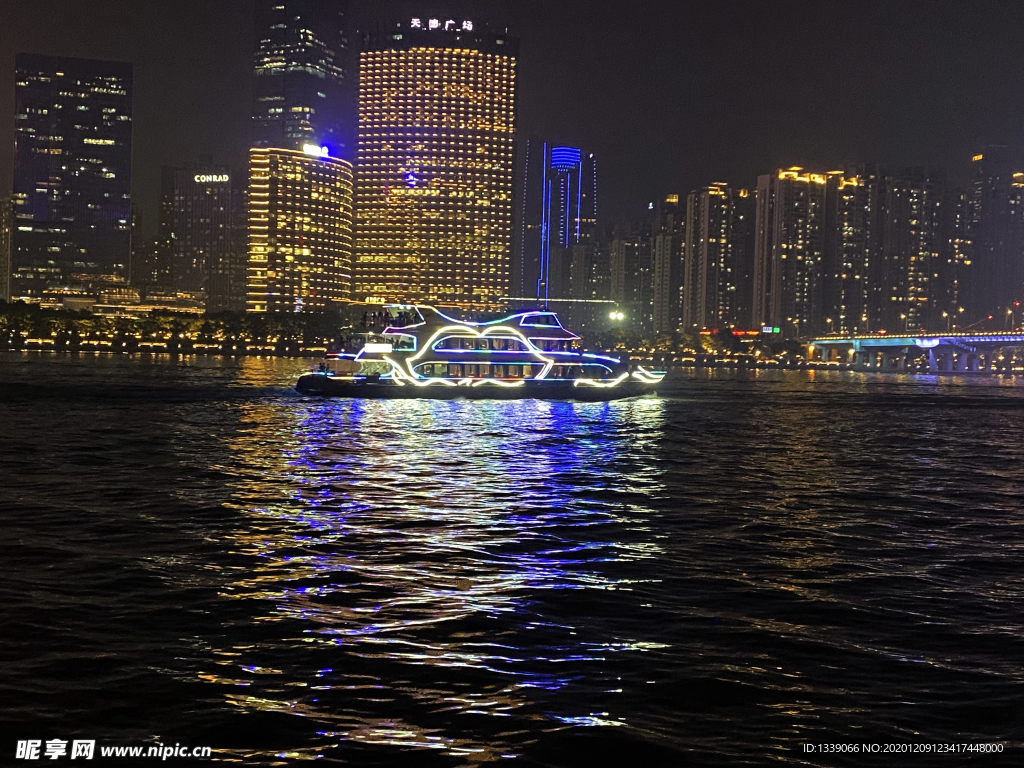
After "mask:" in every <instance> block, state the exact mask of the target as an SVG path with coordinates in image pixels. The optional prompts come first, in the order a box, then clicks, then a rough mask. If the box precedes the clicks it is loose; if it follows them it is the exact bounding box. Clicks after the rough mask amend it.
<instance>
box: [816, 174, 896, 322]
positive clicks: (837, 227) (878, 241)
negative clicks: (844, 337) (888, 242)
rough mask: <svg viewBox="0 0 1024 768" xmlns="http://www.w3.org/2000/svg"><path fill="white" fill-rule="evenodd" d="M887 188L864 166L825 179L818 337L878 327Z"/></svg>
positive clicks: (881, 177) (882, 292) (881, 176)
mask: <svg viewBox="0 0 1024 768" xmlns="http://www.w3.org/2000/svg"><path fill="white" fill-rule="evenodd" d="M887 185H888V179H887V177H886V176H885V173H884V171H882V170H881V169H880V168H878V167H877V166H874V165H869V164H859V165H851V166H849V167H848V168H847V169H846V170H845V171H830V172H829V173H828V174H826V187H825V195H826V210H825V237H824V242H825V247H824V253H823V256H822V267H821V273H822V305H823V306H822V315H823V325H822V328H821V330H822V331H829V332H841V333H867V332H868V331H870V330H872V329H874V330H878V329H879V328H882V327H884V324H883V323H882V321H881V319H880V317H881V312H882V309H881V308H882V304H883V302H882V296H883V295H885V297H886V300H888V293H887V292H886V290H885V270H884V255H883V253H882V242H883V231H884V221H885V215H884V211H885V194H886V190H887V188H888V186H887Z"/></svg>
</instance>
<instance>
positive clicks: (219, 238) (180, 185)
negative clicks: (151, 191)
mask: <svg viewBox="0 0 1024 768" xmlns="http://www.w3.org/2000/svg"><path fill="white" fill-rule="evenodd" d="M242 179H243V181H239V179H236V178H235V174H234V173H232V171H231V169H230V168H229V167H227V166H224V165H213V164H212V163H202V164H195V163H192V164H189V165H186V166H184V167H181V168H164V172H163V188H162V190H161V214H162V216H163V217H165V218H164V219H162V220H161V221H160V222H159V229H160V231H161V233H162V234H163V238H164V239H165V240H166V241H167V249H166V250H167V253H166V258H167V260H168V264H167V265H166V266H163V267H162V268H159V267H158V275H157V277H159V271H160V269H163V270H164V271H165V272H166V274H165V277H164V282H165V283H169V284H170V286H172V287H173V288H174V289H175V290H178V291H185V292H188V293H194V294H202V296H203V298H204V300H205V303H206V308H207V310H208V311H211V312H219V311H223V310H228V309H233V310H241V309H245V296H246V261H247V254H248V248H247V243H246V227H245V222H244V219H243V220H242V221H240V218H241V217H240V212H241V211H244V204H245V201H244V197H243V194H242V190H243V189H244V187H245V184H246V183H247V181H248V180H247V178H246V176H245V175H242ZM156 282H159V280H157V281H156Z"/></svg>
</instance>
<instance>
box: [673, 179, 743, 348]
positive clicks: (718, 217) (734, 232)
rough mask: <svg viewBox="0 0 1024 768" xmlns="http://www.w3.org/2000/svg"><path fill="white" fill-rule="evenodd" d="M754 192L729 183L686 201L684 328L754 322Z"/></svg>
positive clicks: (688, 198) (719, 185)
mask: <svg viewBox="0 0 1024 768" xmlns="http://www.w3.org/2000/svg"><path fill="white" fill-rule="evenodd" d="M753 201H754V200H753V196H752V195H751V194H750V192H749V191H748V190H746V189H733V188H731V187H730V186H729V185H727V184H724V183H715V184H712V185H711V186H709V187H704V188H702V189H699V190H696V191H694V192H691V193H690V194H689V195H688V196H687V199H686V226H685V231H686V238H685V244H684V255H683V299H682V322H681V325H682V327H683V328H684V329H687V330H689V329H691V328H697V329H700V328H735V327H737V326H740V325H743V326H747V325H749V324H750V298H749V294H750V293H751V291H752V289H751V280H750V273H751V267H750V262H751V259H752V256H753V254H752V249H751V248H750V246H749V244H748V235H749V234H751V233H752V232H753V229H754V222H753V218H754V206H753Z"/></svg>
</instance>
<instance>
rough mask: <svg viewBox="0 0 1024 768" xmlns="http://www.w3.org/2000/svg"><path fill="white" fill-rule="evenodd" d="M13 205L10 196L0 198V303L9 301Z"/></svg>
mask: <svg viewBox="0 0 1024 768" xmlns="http://www.w3.org/2000/svg"><path fill="white" fill-rule="evenodd" d="M13 214H14V205H13V200H12V199H11V197H10V195H7V196H6V197H0V301H10V300H11V223H12V221H13V219H14V217H13Z"/></svg>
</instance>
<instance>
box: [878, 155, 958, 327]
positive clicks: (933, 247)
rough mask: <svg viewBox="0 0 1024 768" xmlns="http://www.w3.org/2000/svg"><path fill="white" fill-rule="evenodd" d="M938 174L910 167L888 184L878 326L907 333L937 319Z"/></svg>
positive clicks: (939, 250) (940, 189) (941, 246)
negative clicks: (935, 309)
mask: <svg viewBox="0 0 1024 768" xmlns="http://www.w3.org/2000/svg"><path fill="white" fill-rule="evenodd" d="M943 194H944V192H943V181H942V177H941V174H938V173H936V172H934V171H927V170H925V169H922V168H917V169H910V170H908V171H907V172H905V173H904V174H903V175H902V176H901V177H900V178H891V179H888V180H887V183H886V195H885V200H884V204H885V224H884V228H883V231H882V259H883V265H884V266H883V269H882V275H883V292H882V297H881V298H882V301H881V307H880V308H879V312H878V313H877V315H878V317H879V323H880V327H881V328H884V329H885V330H887V331H889V332H892V331H898V332H904V333H905V332H911V331H917V330H920V329H922V328H926V327H928V326H929V325H932V324H933V323H934V321H935V320H936V319H937V318H936V317H935V312H934V311H933V307H934V306H935V305H936V303H937V302H936V298H937V294H936V291H937V290H938V288H939V286H938V285H937V282H938V281H937V278H938V270H939V264H940V256H941V253H942V252H943V251H944V250H945V248H946V246H945V245H944V244H943V243H942V234H943V226H942V225H943V220H942V214H943V208H942V198H943Z"/></svg>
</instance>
